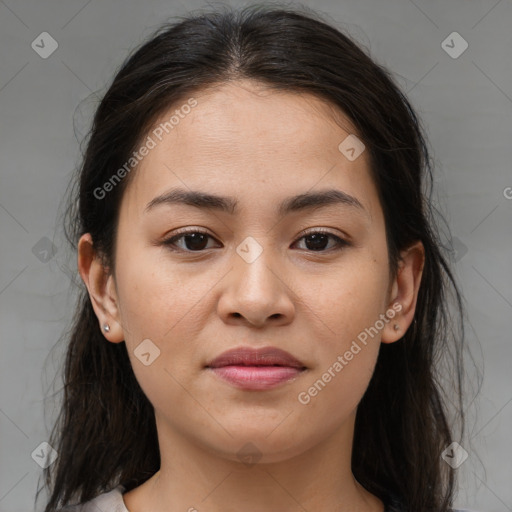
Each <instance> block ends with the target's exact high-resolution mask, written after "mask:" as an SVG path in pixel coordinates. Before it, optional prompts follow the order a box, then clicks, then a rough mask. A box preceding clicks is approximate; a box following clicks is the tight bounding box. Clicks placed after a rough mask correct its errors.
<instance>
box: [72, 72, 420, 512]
mask: <svg viewBox="0 0 512 512" xmlns="http://www.w3.org/2000/svg"><path fill="white" fill-rule="evenodd" d="M194 97H195V98H196V99H197V101H198V105H197V106H196V107H195V108H193V109H192V110H191V112H190V113H189V114H188V115H186V116H184V118H183V119H180V122H179V124H178V125H177V126H175V127H174V129H173V130H172V131H170V132H169V134H168V135H166V137H165V138H164V139H163V140H162V141H161V142H159V143H158V144H157V146H156V147H155V148H153V149H152V150H151V151H150V152H149V154H148V155H147V156H146V157H145V158H144V159H143V160H142V161H141V162H140V164H139V167H138V169H137V171H136V175H135V176H134V181H133V182H131V183H130V185H129V187H128V188H127V190H126V192H125V195H124V197H123V200H122V204H121V212H120V221H119V226H118V232H117V252H116V255H115V258H116V266H117V267H116V272H115V275H113V274H109V273H108V272H106V271H107V270H108V269H104V268H103V267H102V265H101V261H100V259H99V258H98V257H97V255H96V254H95V252H94V249H93V247H92V241H91V237H90V235H89V234H85V235H84V236H82V238H81V239H80V243H79V250H78V266H79V271H80V274H81V276H82V279H83V280H84V283H85V284H86V286H87V289H88V291H89V295H90V298H91V301H92V304H93V307H94V310H95V312H96V315H97V317H98V324H99V328H100V329H101V326H102V325H103V324H104V323H105V322H106V323H108V324H109V325H110V332H108V333H104V332H103V334H104V336H105V338H106V342H111V343H121V342H123V341H124V342H125V343H126V347H127V350H128V354H129V356H130V360H131V363H132V366H133V370H134V372H135V375H136V378H137V380H138V382H139V383H140V385H141V388H142V389H143V391H144V393H145V394H146V395H147V397H148V399H149V400H150V402H151V403H152V404H153V406H154V408H155V418H156V424H157V430H158V439H159V445H160V452H161V461H162V464H161V468H160V470H159V471H158V472H157V473H156V474H155V475H153V477H151V478H150V479H149V480H147V481H146V482H145V483H144V484H142V485H141V486H139V487H137V488H135V489H133V490H131V491H130V492H128V493H125V494H124V496H123V498H124V502H125V505H126V507H127V508H128V510H129V511H130V512H149V511H152V512H177V511H190V512H192V511H193V510H194V509H196V510H198V511H199V512H201V511H208V512H221V511H222V512H226V511H228V512H229V511H235V510H236V511H240V510H244V511H245V512H260V511H262V510H280V511H289V512H291V511H297V510H308V511H311V512H313V511H320V510H321V511H326V512H334V511H336V512H349V511H350V512H356V511H357V512H383V510H384V505H383V503H382V502H381V501H380V500H379V499H378V498H377V497H376V496H374V495H372V494H370V493H369V492H368V491H366V490H365V489H364V488H363V487H362V486H361V485H360V484H359V483H358V482H357V481H356V480H355V478H354V476H353V474H352V471H351V456H352V441H353V435H354V420H355V415H356V411H357V405H358V403H359V402H360V400H361V398H362V396H363V394H364V392H365V390H366V388H367V386H368V383H369V381H370V378H371V376H372V373H373V370H374V367H375V363H376V359H377V356H378V352H379V348H380V344H381V343H393V342H396V341H397V340H399V339H400V338H401V337H402V336H403V334H404V332H405V331H406V330H407V328H408V327H409V326H410V324H411V322H412V320H413V315H414V310H415V307H416V300H417V294H418V289H419V283H420V279H421V274H422V269H423V263H424V249H423V246H422V244H421V242H418V243H417V244H415V245H413V246H412V247H411V248H409V249H408V250H406V251H403V252H402V262H401V267H400V272H399V274H398V276H397V278H396V279H394V280H391V279H390V275H389V267H388V259H387V258H388V255H387V244H386V238H385V226H384V217H383V213H382V209H381V205H380V203H379V199H378V196H377V190H376V188H375V185H374V183H373V181H372V180H371V177H370V172H369V160H368V157H367V152H366V151H364V152H363V153H362V154H361V155H360V156H359V157H358V158H357V159H355V160H354V161H349V160H348V159H347V158H345V156H344V155H343V154H342V153H341V152H340V151H339V150H338V145H339V144H340V142H341V141H342V140H343V139H345V137H346V136H347V135H348V134H349V133H355V130H353V128H352V127H351V124H350V122H349V120H348V119H347V118H346V117H344V116H343V115H342V114H341V113H340V112H337V111H335V110H334V109H333V108H332V107H331V106H329V105H328V104H327V103H325V102H324V101H322V100H321V99H318V98H316V97H315V96H311V95H309V94H295V93H290V92H276V91H270V90H268V89H265V88H264V87H262V86H261V85H260V84H257V83H254V82H250V81H238V82H232V83H230V84H223V85H221V86H218V87H216V88H212V89H208V90H206V91H203V92H201V93H200V94H196V95H194ZM178 107H179V106H178ZM178 107H177V106H176V105H173V106H172V107H171V108H170V109H169V112H168V113H166V114H165V115H163V116H162V118H161V119H162V120H167V119H169V117H170V116H171V115H172V114H173V112H174V110H175V109H176V108H178ZM132 172H135V171H132ZM174 186H180V187H183V188H187V189H192V190H201V191H205V192H208V193H214V194H219V195H229V196H234V197H236V199H237V200H238V203H239V208H240V212H239V213H238V215H236V216H235V215H230V214H229V213H227V212H221V211H217V210H200V209H198V208H195V207H193V206H187V205H177V204H174V205H163V206H158V207H156V208H154V209H153V210H151V211H150V212H149V213H144V208H145V206H146V205H147V203H149V202H150V201H151V200H152V199H153V198H154V197H156V196H157V195H159V194H161V193H163V192H165V191H167V190H168V189H169V188H171V187H174ZM326 188H336V189H339V190H342V191H345V192H347V193H349V194H351V195H353V196H355V197H357V198H358V199H359V201H360V202H361V203H362V204H363V206H364V208H365V209H366V212H367V213H366V214H364V213H358V210H356V209H355V208H349V207H347V206H344V205H339V204H338V205H330V206H324V207H321V208H316V209H312V210H305V211H298V212H294V213H291V214H289V215H287V216H285V217H283V218H278V217H276V215H275V208H276V207H277V205H278V204H279V203H280V202H281V201H282V200H283V199H284V198H286V197H289V196H292V195H295V194H299V193H303V192H308V191H317V190H321V189H326ZM104 200H108V196H107V198H106V199H104ZM184 227H192V228H199V229H201V230H203V231H207V232H208V234H209V235H211V238H208V242H207V243H208V245H207V247H206V248H205V249H203V252H198V251H193V249H194V247H195V246H194V245H193V243H190V239H189V240H188V245H187V243H186V242H187V241H186V240H185V239H184V238H181V239H179V240H177V241H176V242H175V243H176V244H177V248H178V249H179V248H181V249H182V252H172V251H171V250H170V249H169V248H168V247H166V246H165V245H162V244H161V243H160V242H161V241H162V240H164V239H165V238H169V237H171V236H173V235H174V234H176V230H177V229H179V228H184ZM317 228H320V229H322V228H323V229H326V230H329V232H330V233H332V235H334V236H338V237H340V238H341V239H345V240H348V241H350V243H351V245H349V246H346V247H341V248H339V249H338V250H337V249H336V248H337V244H336V239H333V238H328V239H327V241H325V245H323V246H322V249H321V250H318V251H315V250H313V249H314V244H312V243H311V242H308V241H307V239H305V238H304V236H305V235H306V234H311V233H313V232H315V231H316V229H317ZM305 230H307V233H304V231H305ZM248 236H251V237H253V238H254V239H255V240H257V242H258V243H259V244H260V246H261V248H262V253H261V255H260V256H259V257H258V258H257V259H256V260H255V261H253V262H252V263H247V262H246V261H245V260H244V259H242V258H241V257H240V256H239V255H238V254H237V252H236V248H237V246H238V245H239V244H240V243H241V242H242V241H243V240H244V239H245V238H246V237H248ZM205 244H206V242H205ZM202 247H205V245H203V246H202ZM312 247H313V249H312ZM191 248H192V249H191ZM187 249H188V251H189V252H188V253H187V252H185V251H187ZM397 303H398V304H400V305H401V311H400V312H399V313H396V316H395V317H394V318H393V319H392V320H391V321H389V322H388V323H385V325H384V328H383V329H381V330H379V332H378V335H375V336H374V337H373V338H372V337H369V339H368V343H367V345H366V346H364V345H362V344H360V345H361V347H362V350H361V351H360V352H359V353H357V355H355V356H354V357H353V359H352V360H351V361H349V362H348V364H347V365H346V366H344V368H343V370H342V371H340V372H338V373H337V374H336V377H334V378H332V379H331V381H330V382H329V383H328V384H327V385H326V386H325V387H324V388H323V389H322V390H321V391H320V392H318V394H317V395H316V396H315V397H312V398H311V401H310V402H309V403H308V404H306V405H304V404H302V403H300V402H299V401H298V399H297V397H298V395H299V393H300V392H303V391H307V390H308V389H309V388H310V387H311V386H312V385H313V384H314V383H315V382H316V381H317V380H318V379H320V378H321V377H322V375H323V374H324V373H325V372H326V371H327V369H328V368H329V367H332V365H333V363H334V362H335V361H336V360H337V357H338V355H343V354H344V353H345V352H346V351H347V350H349V348H350V346H351V343H352V342H353V340H355V339H356V338H357V335H358V334H359V333H361V332H362V331H364V329H365V328H369V327H370V326H374V325H375V322H376V320H378V319H379V315H381V314H383V313H386V311H388V310H390V309H392V305H393V304H397ZM394 324H398V325H399V328H400V329H399V330H398V331H397V330H395V329H394V328H393V325H394ZM148 338H149V339H150V340H151V341H152V343H154V345H156V346H157V347H158V349H159V350H160V355H159V357H157V358H156V359H155V360H154V361H153V362H152V363H151V364H150V365H148V366H145V365H144V364H141V362H140V360H139V359H138V358H137V357H136V356H135V354H134V350H135V349H136V347H137V346H138V345H139V344H140V343H141V341H142V340H144V339H148ZM236 346H251V347H263V346H276V347H279V348H281V349H284V350H286V351H288V352H290V353H291V354H292V355H293V356H295V357H296V358H298V359H299V360H301V361H302V362H303V363H304V364H305V366H307V370H306V371H305V372H303V373H301V374H300V375H299V376H297V377H296V378H295V379H292V380H291V381H287V382H285V383H284V384H281V385H280V386H279V387H277V388H274V389H272V390H267V391H247V390H240V389H238V388H235V387H233V386H231V385H230V384H228V383H226V382H225V381H223V380H221V379H219V378H218V377H217V376H216V375H212V374H211V372H209V371H208V370H205V368H204V366H205V365H206V364H207V362H208V361H210V360H211V359H212V358H214V357H216V356H218V355H219V354H221V353H222V352H224V351H225V350H228V349H231V348H233V347H236ZM127 427H128V426H127ZM248 442H250V443H252V444H253V445H254V446H256V447H257V450H258V453H259V454H260V455H261V458H260V460H259V461H258V462H257V463H254V464H244V463H243V461H241V460H240V458H239V456H238V455H237V454H238V452H239V450H240V449H241V447H243V446H244V445H245V444H246V443H248Z"/></svg>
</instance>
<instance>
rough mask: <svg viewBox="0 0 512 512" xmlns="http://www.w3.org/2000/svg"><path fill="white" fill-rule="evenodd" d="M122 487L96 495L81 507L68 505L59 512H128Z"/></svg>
mask: <svg viewBox="0 0 512 512" xmlns="http://www.w3.org/2000/svg"><path fill="white" fill-rule="evenodd" d="M124 491H125V488H124V486H122V485H118V486H117V487H114V488H113V489H112V490H111V491H108V492H104V493H102V494H98V496H96V497H95V498H93V499H92V500H90V501H87V502H86V503H82V504H81V505H68V506H67V507H64V508H63V509H61V510H60V511H59V512H98V511H101V512H130V511H129V510H128V509H127V508H126V505H125V504H124V500H123V493H124Z"/></svg>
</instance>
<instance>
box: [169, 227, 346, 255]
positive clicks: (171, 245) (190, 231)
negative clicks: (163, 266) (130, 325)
mask: <svg viewBox="0 0 512 512" xmlns="http://www.w3.org/2000/svg"><path fill="white" fill-rule="evenodd" d="M190 234H201V235H206V236H209V237H210V238H213V236H211V235H210V234H209V233H207V232H206V231H203V230H201V229H197V228H187V229H183V230H181V231H178V232H177V233H176V234H174V235H173V236H172V237H170V238H167V239H165V240H163V241H162V244H163V245H165V246H167V248H168V249H169V250H171V251H173V252H183V253H190V254H193V253H198V254H199V253H202V252H205V251H206V250H207V249H202V250H200V251H190V250H187V249H181V248H176V246H175V245H174V244H175V242H176V241H177V240H179V239H180V238H183V237H184V236H186V235H190ZM315 234H322V235H329V236H330V237H332V238H334V239H335V240H336V243H337V244H338V247H335V248H331V249H326V250H321V251H313V250H309V251H308V252H312V253H326V252H331V251H333V250H334V251H336V250H338V251H339V250H341V249H343V248H345V247H348V246H350V245H351V244H350V243H349V242H348V241H347V240H344V239H343V238H340V237H339V236H337V235H335V234H333V233H331V232H330V231H327V230H325V229H316V230H314V231H309V232H307V233H304V234H303V235H302V236H300V237H299V238H298V239H297V240H296V242H297V241H299V240H302V239H303V238H305V237H307V236H309V235H315ZM294 243H295V242H294ZM306 250H307V249H306Z"/></svg>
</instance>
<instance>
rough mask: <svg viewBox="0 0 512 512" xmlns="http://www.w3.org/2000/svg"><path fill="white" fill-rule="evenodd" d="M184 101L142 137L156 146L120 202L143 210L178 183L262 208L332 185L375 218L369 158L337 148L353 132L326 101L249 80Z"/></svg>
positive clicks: (216, 88)
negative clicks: (352, 156)
mask: <svg viewBox="0 0 512 512" xmlns="http://www.w3.org/2000/svg"><path fill="white" fill-rule="evenodd" d="M189 99H190V98H185V99H183V100H182V101H181V102H178V103H176V104H174V105H173V106H172V107H170V108H169V109H168V111H167V112H165V113H164V114H163V115H162V116H160V118H159V119H157V121H156V122H155V123H154V125H153V127H152V128H151V130H150V131H149V132H148V134H146V135H147V136H149V137H151V139H152V140H153V143H154V147H153V148H152V149H151V150H150V151H149V153H148V154H147V155H146V156H144V157H143V159H142V160H141V161H140V162H139V164H138V166H137V169H136V173H135V176H134V180H133V182H132V183H131V184H130V186H129V187H128V188H127V191H126V193H125V198H123V203H125V202H130V203H132V206H134V207H135V208H136V209H137V210H138V211H139V213H142V211H143V210H144V208H145V206H146V205H147V203H148V202H149V201H151V200H152V199H153V198H154V197H155V196H156V195H158V194H161V193H162V192H164V191H165V190H166V189H168V188H171V187H173V186H176V185H179V186H180V187H181V188H190V189H194V190H197V189H201V190H203V191H205V190H206V191H208V192H212V193H215V192H217V193H218V194H222V195H230V196H236V197H241V198H242V199H241V200H240V202H241V203H242V204H243V203H244V199H243V197H245V198H246V199H252V200H253V201H254V204H253V205H254V206H256V205H257V206H258V207H259V208H260V209H261V208H262V207H264V203H267V202H268V203H270V202H273V203H275V202H281V200H282V199H283V198H284V197H289V196H290V195H293V194H298V193H301V192H305V191H306V190H309V189H314V187H319V188H332V187H337V188H340V189H342V190H344V191H345V192H347V193H350V194H352V195H355V196H358V197H359V199H360V201H361V203H363V205H364V206H365V208H366V209H367V210H368V211H370V213H371V214H372V216H373V211H374V209H375V206H376V205H375V204H374V203H375V201H378V199H377V194H376V190H375V188H374V184H373V182H372V180H371V177H370V173H369V167H368V165H369V163H368V158H367V155H366V154H365V152H363V153H362V154H361V156H360V157H358V158H357V159H356V160H354V161H349V160H348V159H347V158H346V157H345V156H344V155H343V154H342V153H341V152H340V150H339V149H338V146H339V144H340V142H341V141H343V140H344V139H345V138H346V137H347V136H348V135H349V134H351V133H354V131H355V130H354V129H353V127H352V124H351V123H350V121H349V120H348V119H347V118H346V117H344V116H343V114H342V113H341V112H340V111H339V110H337V109H335V108H334V107H333V106H331V105H330V104H329V103H327V102H326V101H324V100H322V99H320V98H318V97H316V96H314V95H311V94H307V93H296V92H288V91H275V90H269V89H268V88H265V86H262V85H261V84H257V83H254V82H251V81H240V82H236V83H228V84H222V85H219V86H215V87H212V88H209V89H207V90H204V91H201V92H200V93H196V94H194V95H193V99H194V100H195V102H197V103H196V104H195V106H194V107H193V108H185V107H184V106H185V105H188V104H193V103H190V101H188V102H187V100H189ZM171 118H172V119H171ZM158 130H159V131H158ZM155 134H156V135H155ZM262 200H264V201H263V202H262ZM135 203H136V204H135Z"/></svg>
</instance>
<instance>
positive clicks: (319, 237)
mask: <svg viewBox="0 0 512 512" xmlns="http://www.w3.org/2000/svg"><path fill="white" fill-rule="evenodd" d="M308 240H311V241H313V247H312V250H317V249H323V248H325V242H326V241H327V235H324V234H321V233H320V234H312V235H308V236H307V237H306V245H307V242H308ZM319 241H320V243H319ZM322 242H323V243H322Z"/></svg>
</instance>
